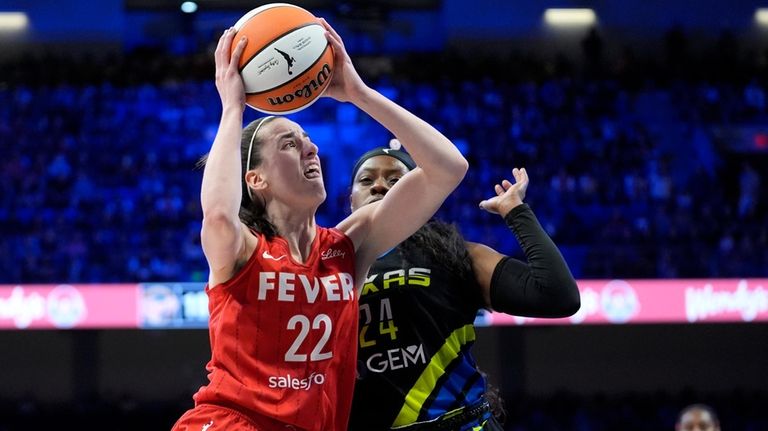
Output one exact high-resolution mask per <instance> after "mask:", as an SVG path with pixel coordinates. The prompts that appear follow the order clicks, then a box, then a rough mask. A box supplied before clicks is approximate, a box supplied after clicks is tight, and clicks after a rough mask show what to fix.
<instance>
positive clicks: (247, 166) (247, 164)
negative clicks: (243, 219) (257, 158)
mask: <svg viewBox="0 0 768 431" xmlns="http://www.w3.org/2000/svg"><path fill="white" fill-rule="evenodd" d="M272 118H275V116H274V115H270V116H268V117H264V118H262V119H261V121H259V124H257V125H256V130H254V131H253V135H251V142H250V143H249V144H248V158H247V159H246V160H245V172H248V171H250V170H251V151H253V140H254V139H256V134H257V133H259V129H261V125H262V124H264V123H266V122H267V120H269V119H272ZM245 172H243V175H245ZM245 190H246V191H247V192H248V197H249V198H251V200H253V195H251V188H250V187H248V183H245Z"/></svg>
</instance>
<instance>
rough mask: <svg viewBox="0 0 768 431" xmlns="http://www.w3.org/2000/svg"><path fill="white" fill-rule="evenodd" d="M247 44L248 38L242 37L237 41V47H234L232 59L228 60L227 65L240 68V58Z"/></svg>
mask: <svg viewBox="0 0 768 431" xmlns="http://www.w3.org/2000/svg"><path fill="white" fill-rule="evenodd" d="M247 44H248V37H247V36H242V37H241V38H240V40H238V41H237V45H236V46H235V52H233V53H232V58H231V59H230V60H229V64H230V65H232V66H234V67H235V68H239V67H240V57H242V55H243V51H244V50H245V45H247Z"/></svg>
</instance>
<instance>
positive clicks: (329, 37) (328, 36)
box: [325, 30, 344, 55]
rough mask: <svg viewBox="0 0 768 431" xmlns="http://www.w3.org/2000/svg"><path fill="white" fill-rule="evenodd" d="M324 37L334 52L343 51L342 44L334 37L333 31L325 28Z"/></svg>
mask: <svg viewBox="0 0 768 431" xmlns="http://www.w3.org/2000/svg"><path fill="white" fill-rule="evenodd" d="M325 38H326V39H327V40H328V42H329V43H330V44H331V47H332V48H333V52H334V54H336V55H340V54H341V53H342V52H344V46H343V45H342V44H341V42H340V41H339V40H338V39H336V37H335V36H334V35H333V33H331V32H330V31H327V30H326V32H325Z"/></svg>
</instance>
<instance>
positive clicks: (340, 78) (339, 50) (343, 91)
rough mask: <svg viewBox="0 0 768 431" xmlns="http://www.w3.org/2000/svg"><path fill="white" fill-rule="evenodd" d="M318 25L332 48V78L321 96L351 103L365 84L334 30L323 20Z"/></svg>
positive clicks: (320, 19)
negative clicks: (321, 27) (323, 30)
mask: <svg viewBox="0 0 768 431" xmlns="http://www.w3.org/2000/svg"><path fill="white" fill-rule="evenodd" d="M318 21H319V22H320V24H321V25H322V26H323V27H325V30H326V31H325V37H326V39H328V42H329V43H330V44H331V47H332V48H333V63H334V70H333V78H331V82H330V84H328V89H327V90H326V91H325V93H324V94H323V96H326V97H331V98H333V99H336V100H338V101H339V102H351V101H354V100H355V97H357V96H359V95H360V94H361V93H362V90H363V89H364V88H365V83H364V82H363V80H362V79H361V78H360V75H358V73H357V70H355V66H354V65H353V64H352V59H351V58H349V54H348V53H347V49H346V48H344V41H343V40H341V36H339V34H338V33H336V30H334V29H333V27H331V25H330V24H328V22H327V21H326V20H325V19H324V18H318Z"/></svg>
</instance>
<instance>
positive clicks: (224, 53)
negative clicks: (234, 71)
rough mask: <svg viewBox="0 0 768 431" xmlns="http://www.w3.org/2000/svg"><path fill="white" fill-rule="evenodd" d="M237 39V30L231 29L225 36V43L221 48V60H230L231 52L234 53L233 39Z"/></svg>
mask: <svg viewBox="0 0 768 431" xmlns="http://www.w3.org/2000/svg"><path fill="white" fill-rule="evenodd" d="M234 37H235V29H234V28H231V27H230V28H229V29H228V30H227V33H226V34H225V35H224V41H223V42H224V43H223V44H222V46H221V57H222V58H221V59H222V60H223V61H227V60H229V58H230V54H229V53H230V52H231V51H232V39H233V38H234Z"/></svg>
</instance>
